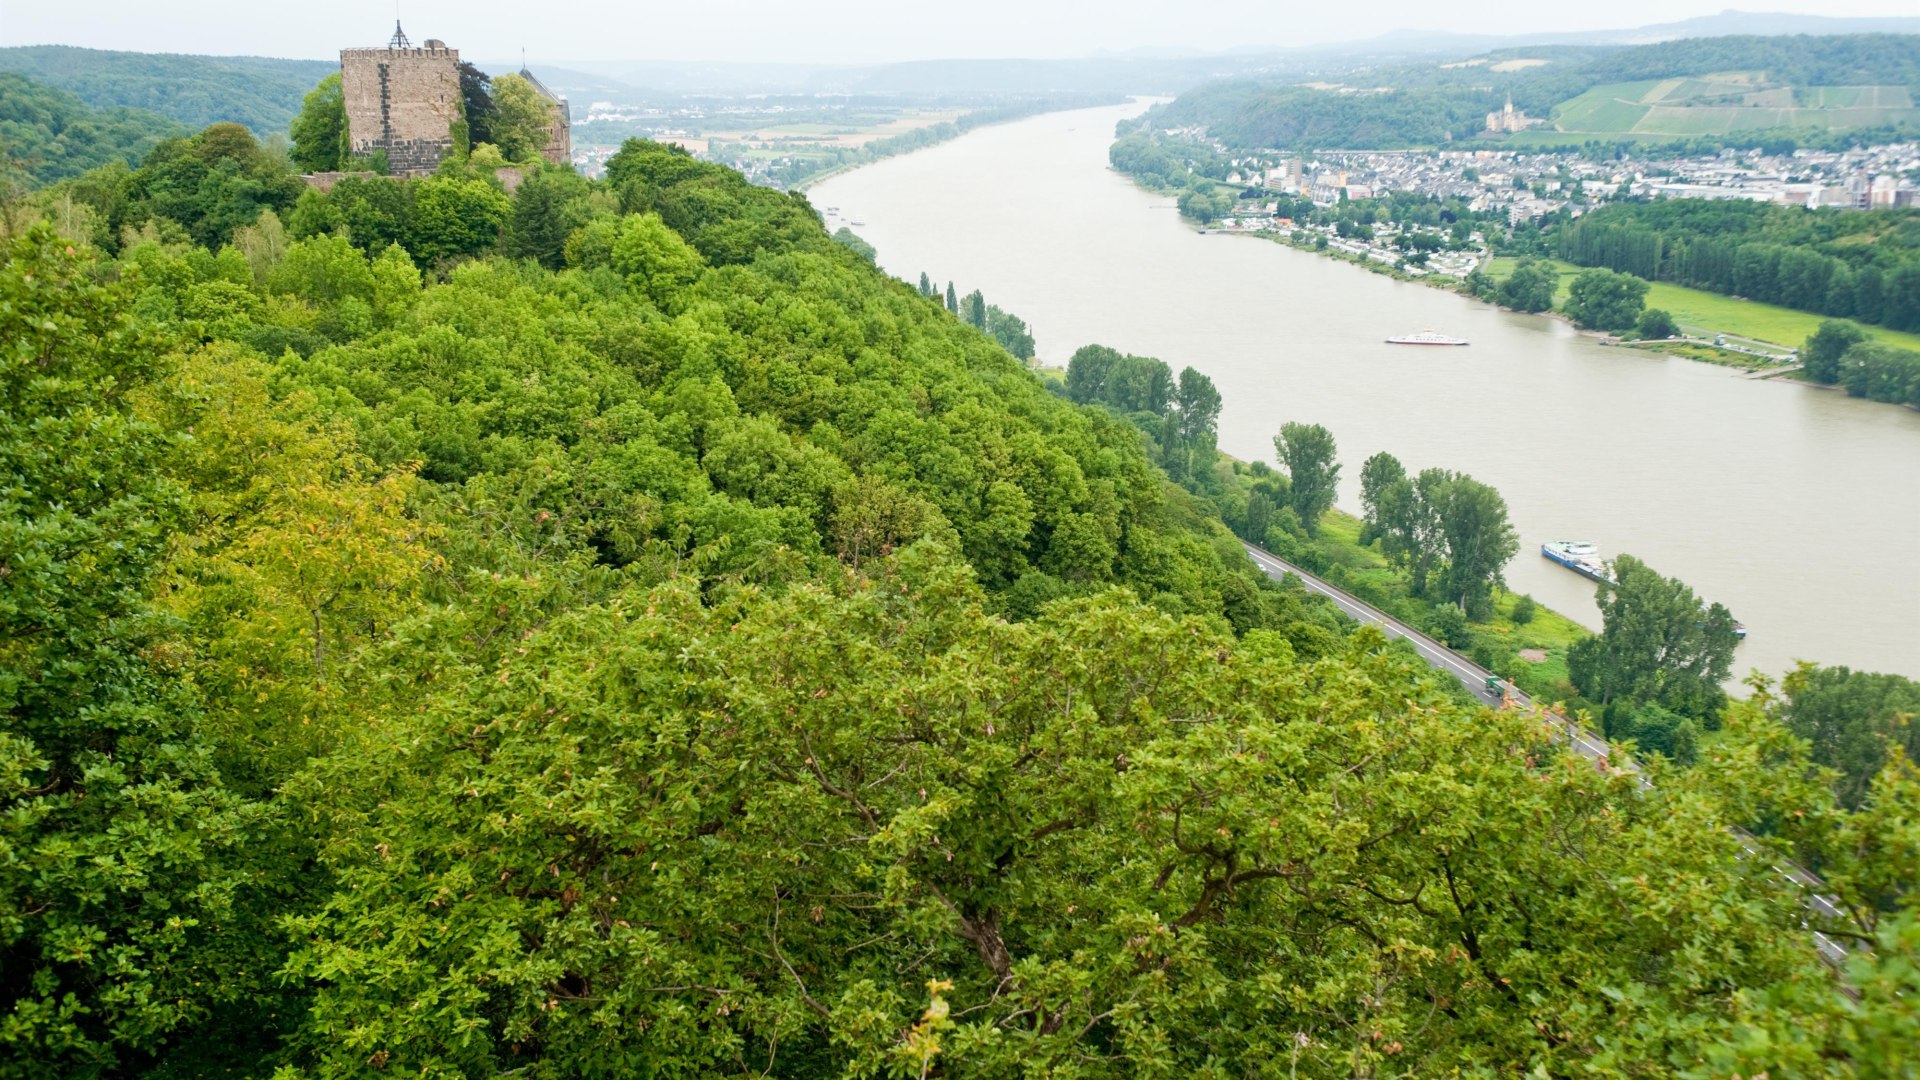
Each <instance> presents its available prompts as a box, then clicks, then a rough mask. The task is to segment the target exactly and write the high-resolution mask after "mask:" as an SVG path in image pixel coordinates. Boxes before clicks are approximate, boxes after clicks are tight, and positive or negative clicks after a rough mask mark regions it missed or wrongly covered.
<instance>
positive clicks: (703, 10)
mask: <svg viewBox="0 0 1920 1080" xmlns="http://www.w3.org/2000/svg"><path fill="white" fill-rule="evenodd" d="M1725 6H1726V0H1610V2H1608V3H1604V4H1595V3H1585V4H1557V3H1548V4H1542V3H1527V4H1520V3H1514V2H1512V0H1506V2H1501V3H1488V2H1483V3H1460V2H1451V3H1449V2H1444V0H1443V2H1439V3H1436V2H1434V0H1368V2H1365V3H1359V4H1329V3H1306V2H1303V0H1292V2H1288V3H1276V2H1273V0H1267V2H1265V3H1262V2H1260V0H1254V2H1252V3H1248V2H1246V0H1177V2H1175V0H1079V2H1063V0H958V2H945V3H929V2H925V0H922V2H918V3H916V2H912V0H885V2H882V0H826V2H813V3H807V2H795V0H731V2H727V3H709V2H702V0H692V2H687V0H681V2H678V3H660V2H654V3H636V2H632V0H626V2H622V0H551V2H545V3H529V2H527V0H518V2H515V3H511V4H495V3H485V4H483V3H475V2H474V0H460V2H454V0H401V3H400V16H401V19H402V20H403V22H404V23H405V26H406V30H407V33H408V35H409V36H410V37H412V38H413V39H414V40H415V41H419V40H422V39H425V38H429V37H437V38H443V39H445V40H446V41H447V43H448V44H450V45H453V46H454V47H456V48H458V49H460V50H461V51H462V52H463V53H465V54H466V55H468V56H471V57H476V58H486V59H494V60H499V59H511V58H517V57H518V55H519V52H520V50H521V48H522V47H524V48H525V49H526V50H527V54H528V58H529V59H531V60H535V61H545V62H547V63H551V64H558V63H562V62H564V61H566V60H569V59H582V60H592V59H662V60H719V59H732V60H759V61H766V60H792V61H808V62H821V61H826V62H871V61H884V60H924V59H932V58H938V57H1004V56H1084V55H1086V54H1088V53H1091V52H1094V51H1096V50H1102V49H1105V50H1125V49H1132V48H1137V47H1141V46H1185V47H1197V48H1203V49H1209V50H1212V49H1227V48H1232V47H1235V46H1240V45H1282V46H1284V45H1308V44H1317V43H1324V42H1330V41H1350V40H1354V39H1357V38H1366V37H1372V36H1374V35H1376V34H1380V33H1384V32H1386V31H1388V30H1394V29H1446V30H1453V31H1458V32H1469V33H1516V32H1548V31H1563V30H1595V29H1611V28H1619V27H1632V26H1639V25H1643V24H1646V23H1656V22H1671V21H1674V20H1677V19H1684V18H1689V17H1692V16H1696V15H1709V14H1713V13H1714V12H1716V11H1719V10H1721V9H1723V8H1724V7H1725ZM1755 7H1757V8H1759V7H1764V8H1766V9H1772V10H1780V8H1779V7H1776V6H1775V5H1773V4H1760V3H1756V4H1755ZM1787 9H1788V10H1795V11H1803V12H1806V13H1808V14H1820V15H1881V16H1899V15H1904V16H1911V15H1914V14H1915V12H1916V8H1915V2H1914V0H1818V2H1817V3H1810V2H1807V0H1799V2H1797V3H1794V4H1792V5H1791V7H1789V8H1787ZM394 12H395V5H394V3H393V0H323V2H321V3H289V2H287V0H172V2H161V0H0V44H6V45H38V44H62V45H85V46H89V47H92V48H100V49H134V50H140V51H144V52H192V53H215V54H251V55H264V56H290V57H309V58H314V59H328V58H332V57H334V56H335V55H337V53H338V50H339V49H340V47H341V46H345V45H378V44H384V43H385V42H386V39H387V37H388V36H389V35H390V34H391V33H392V27H393V19H394Z"/></svg>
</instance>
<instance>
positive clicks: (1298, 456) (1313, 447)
mask: <svg viewBox="0 0 1920 1080" xmlns="http://www.w3.org/2000/svg"><path fill="white" fill-rule="evenodd" d="M1273 449H1274V452H1275V453H1276V454H1277V455H1279V458H1280V463H1281V464H1282V465H1284V466H1286V469H1287V475H1288V477H1289V478H1290V479H1291V481H1292V483H1293V510H1294V513H1296V514H1299V515H1300V524H1301V526H1302V527H1303V528H1305V529H1306V531H1307V535H1308V536H1313V535H1315V534H1316V533H1318V532H1319V528H1320V517H1321V515H1323V514H1325V513H1326V512H1327V511H1328V510H1329V509H1332V507H1333V497H1334V494H1335V492H1336V491H1338V488H1339V483H1340V462H1339V460H1338V459H1337V458H1336V457H1335V450H1334V445H1333V433H1332V432H1330V431H1328V430H1327V429H1326V428H1324V427H1321V426H1320V425H1319V424H1301V423H1294V422H1289V423H1286V424H1283V425H1282V426H1281V428H1280V434H1278V435H1276V436H1274V439H1273Z"/></svg>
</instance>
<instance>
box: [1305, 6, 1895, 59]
mask: <svg viewBox="0 0 1920 1080" xmlns="http://www.w3.org/2000/svg"><path fill="white" fill-rule="evenodd" d="M1800 34H1806V35H1818V36H1827V35H1838V34H1920V17H1892V18H1846V17H1834V16H1828V15H1790V14H1785V13H1764V12H1752V11H1733V10H1731V9H1730V10H1727V11H1723V12H1721V13H1720V14H1718V15H1701V16H1698V17H1696V18H1692V19H1682V20H1679V21H1678V22H1670V23H1653V24H1651V25H1648V26H1635V27H1628V28H1625V29H1619V30H1578V31H1572V32H1568V33H1557V34H1456V33H1450V32H1448V31H1444V30H1406V29H1402V30H1393V31H1389V32H1388V33H1385V34H1381V35H1379V36H1378V37H1372V38H1366V39H1364V40H1361V41H1355V42H1345V43H1342V44H1339V45H1328V46H1318V47H1315V48H1317V49H1320V50H1322V51H1326V52H1333V53H1351V52H1358V51H1363V50H1370V51H1374V52H1391V51H1398V52H1402V53H1421V54H1427V55H1434V54H1448V53H1451V54H1454V55H1457V56H1468V55H1472V54H1474V53H1481V52H1493V51H1496V50H1500V49H1515V48H1532V47H1539V46H1549V45H1600V46H1617V45H1650V44H1655V43H1658V42H1663V41H1680V40H1691V39H1698V38H1718V37H1736V36H1765V37H1777V36H1785V35H1800Z"/></svg>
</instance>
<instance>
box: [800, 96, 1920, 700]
mask: <svg viewBox="0 0 1920 1080" xmlns="http://www.w3.org/2000/svg"><path fill="white" fill-rule="evenodd" d="M1143 107H1144V106H1142V105H1138V104H1136V105H1125V106H1114V107H1108V108H1100V109H1086V110H1079V111H1075V112H1065V113H1052V114H1048V115H1045V116H1039V117H1034V118H1031V119H1027V120H1022V121H1018V122H1016V123H1011V124H1006V125H1001V126H995V127H989V128H984V129H981V130H978V131H975V132H972V133H970V134H968V135H965V136H963V137H961V138H959V139H955V140H953V141H952V142H948V143H943V144H941V145H939V146H935V147H932V148H930V149H927V150H923V151H919V152H917V153H913V154H909V155H906V156H904V157H898V158H892V159H889V160H887V161H882V162H878V163H876V164H874V165H870V166H867V167H865V168H862V169H858V170H855V171H853V172H850V173H846V174H843V175H841V176H837V177H834V178H833V179H831V180H829V181H826V182H824V183H822V184H820V185H819V186H818V187H816V188H814V189H813V190H811V191H810V192H809V193H808V194H809V197H810V198H811V199H812V201H813V204H814V205H815V206H816V207H821V208H826V207H835V208H837V213H836V214H834V215H830V217H829V225H830V227H837V226H838V225H841V224H846V223H849V222H852V221H859V222H861V224H860V225H857V226H854V229H855V231H856V232H858V233H860V235H862V236H863V237H865V238H866V239H867V240H868V241H869V242H871V243H872V244H873V245H874V246H875V247H876V248H877V249H878V250H879V257H880V263H881V265H882V266H884V267H885V268H886V269H887V270H888V271H889V272H891V273H893V274H895V275H897V276H899V277H903V278H906V279H907V280H909V281H913V280H918V278H919V275H920V273H921V271H923V270H924V271H926V272H928V273H929V274H931V275H932V276H933V277H934V278H935V280H936V281H937V282H939V283H940V284H941V286H942V287H944V285H945V283H946V282H947V281H948V280H949V279H951V280H952V281H953V282H954V283H955V285H956V287H957V288H958V289H959V290H960V292H962V293H965V292H967V291H969V290H971V289H975V288H978V289H981V290H983V291H984V292H985V293H986V296H987V299H988V300H989V301H991V302H993V303H996V304H999V305H1000V306H1001V307H1003V308H1006V309H1007V310H1009V311H1012V312H1014V313H1016V314H1018V315H1020V316H1022V317H1023V318H1025V319H1027V320H1028V322H1030V323H1031V324H1032V325H1033V329H1034V335H1035V338H1036V341H1037V344H1038V348H1039V352H1040V356H1041V358H1042V360H1044V361H1046V362H1048V363H1053V364H1064V363H1065V362H1066V360H1067V358H1068V357H1069V356H1070V355H1072V353H1073V350H1074V349H1076V348H1078V347H1079V346H1081V345H1084V344H1087V343H1089V342H1100V343H1102V344H1107V345H1112V346H1114V347H1115V348H1118V349H1122V350H1124V351H1127V352H1133V353H1139V354H1143V355H1149V356H1158V357H1160V358H1161V359H1163V360H1165V361H1167V362H1168V363H1169V364H1171V365H1173V367H1174V369H1175V370H1176V371H1177V370H1178V369H1180V368H1181V367H1185V366H1189V365H1191V366H1192V367H1194V368H1197V369H1199V370H1200V371H1202V372H1205V373H1206V374H1207V375H1209V376H1211V377H1212V379H1213V381H1214V383H1215V385H1217V386H1218V387H1219V389H1220V393H1221V394H1222V396H1223V397H1224V398H1225V407H1224V409H1223V410H1222V413H1221V417H1220V447H1221V449H1223V450H1225V451H1226V452H1228V453H1230V454H1233V455H1234V456H1236V457H1240V458H1246V459H1256V458H1260V459H1266V460H1269V461H1271V460H1272V459H1273V448H1272V441H1271V440H1272V437H1273V435H1274V433H1275V432H1276V431H1278V430H1279V427H1280V425H1281V423H1283V422H1285V421H1288V420H1303V421H1311V422H1318V423H1321V424H1325V425H1326V426H1327V427H1328V428H1329V429H1331V430H1332V431H1333V433H1334V435H1335V437H1336V438H1337V439H1338V441H1339V445H1340V451H1341V456H1342V458H1343V460H1344V462H1345V475H1344V477H1343V479H1342V482H1341V491H1340V505H1342V506H1344V507H1348V508H1351V509H1357V508H1358V506H1359V472H1360V463H1361V462H1362V461H1364V460H1365V459H1366V457H1367V456H1368V455H1369V454H1372V453H1373V452H1374V451H1376V450H1388V451H1391V452H1392V453H1393V454H1394V455H1396V456H1397V457H1399V458H1400V460H1401V461H1402V462H1404V463H1405V464H1406V466H1407V467H1408V469H1410V470H1416V471H1417V470H1419V469H1422V468H1427V467H1431V466H1442V467H1446V468H1451V469H1456V470H1459V471H1462V472H1467V473H1471V474H1472V475H1473V476H1475V477H1477V478H1478V479H1480V480H1483V481H1486V482H1487V483H1490V484H1493V485H1494V486H1495V487H1497V488H1499V489H1500V492H1501V493H1502V494H1503V495H1504V496H1505V497H1506V500H1507V503H1508V506H1509V508H1510V511H1511V514H1512V517H1513V521H1514V523H1515V526H1516V528H1517V529H1518V530H1519V533H1520V542H1521V550H1520V554H1519V555H1518V556H1517V557H1516V558H1515V559H1514V561H1513V562H1512V564H1510V565H1509V566H1508V568H1507V581H1508V584H1509V585H1510V586H1511V587H1512V588H1514V589H1515V590H1517V591H1521V592H1528V593H1531V594H1533V596H1534V597H1535V598H1537V599H1538V600H1540V601H1541V602H1542V603H1544V604H1546V605H1547V606H1549V607H1552V608H1554V609H1556V610H1559V611H1562V612H1565V613H1567V614H1568V615H1571V616H1572V617H1574V618H1576V619H1580V620H1582V621H1584V622H1587V623H1589V624H1595V625H1597V622H1598V617H1599V616H1598V612H1597V611H1596V609H1595V607H1594V604H1593V586H1592V585H1591V584H1590V583H1589V582H1587V581H1585V580H1584V579H1582V578H1579V577H1577V576H1575V575H1574V574H1573V573H1571V572H1570V571H1567V570H1565V569H1562V568H1560V567H1558V566H1555V565H1554V564H1552V563H1549V562H1547V561H1546V560H1545V559H1543V558H1541V557H1540V554H1539V550H1540V544H1541V543H1542V542H1543V541H1546V540H1555V539H1577V540H1591V541H1593V542H1595V543H1596V544H1599V545H1600V547H1601V549H1602V551H1603V552H1605V553H1606V554H1608V555H1613V554H1617V553H1620V552H1629V553H1631V554H1634V555H1636V556H1639V557H1640V558H1642V559H1644V560H1646V561H1647V562H1648V563H1650V564H1651V565H1652V566H1654V567H1655V568H1656V569H1658V570H1660V571H1661V572H1663V573H1666V574H1672V575H1677V576H1679V577H1680V578H1682V579H1684V580H1685V581H1686V582H1688V583H1689V584H1690V585H1692V586H1693V587H1694V589H1695V590H1696V591H1698V592H1699V593H1701V594H1702V595H1703V596H1705V597H1708V598H1709V599H1713V600H1718V601H1720V602H1722V603H1725V604H1726V605H1727V606H1728V607H1729V608H1731V609H1732V610H1733V613H1734V615H1735V617H1736V618H1739V619H1741V620H1742V621H1744V622H1745V623H1746V624H1747V625H1748V627H1749V628H1750V630H1751V634H1750V636H1749V637H1748V638H1747V640H1746V641H1745V642H1744V643H1743V644H1742V645H1741V647H1740V652H1739V654H1738V655H1737V656H1736V659H1735V669H1736V674H1744V672H1745V671H1746V670H1747V669H1748V668H1759V669H1760V670H1762V671H1765V672H1768V673H1770V674H1773V675H1776V676H1777V675H1779V674H1781V673H1782V672H1784V671H1785V670H1787V669H1788V668H1789V667H1790V666H1791V665H1792V664H1793V662H1794V661H1795V660H1796V659H1808V660H1817V661H1820V662H1822V663H1829V664H1847V665H1849V666H1852V667H1854V668H1856V669H1868V670H1877V671H1892V672H1898V673H1901V674H1904V675H1909V676H1914V677H1920V545H1916V540H1917V539H1920V413H1916V412H1914V411H1912V410H1910V409H1902V408H1896V407H1893V406H1889V405H1880V404H1874V403H1871V402H1862V401H1855V400H1851V399H1848V398H1846V397H1845V396H1844V395H1842V394H1839V393H1837V392H1833V391H1824V390H1816V389H1812V388H1809V387H1803V386H1798V385H1787V384H1776V383H1772V382H1766V381H1755V380H1751V379H1746V378H1742V377H1740V375H1739V374H1738V373H1737V372H1735V371H1733V370H1732V369H1727V368H1718V367H1713V366H1711V365H1705V364H1697V363H1693V362H1691V361H1685V360H1678V359H1671V358H1666V357H1662V356H1659V355H1656V354H1652V353H1644V352H1640V351H1637V350H1633V349H1623V348H1610V347H1607V346H1603V345H1601V344H1599V342H1597V341H1596V340H1594V339H1592V338H1588V337H1584V336H1582V335H1580V334H1578V333H1576V332H1574V331H1573V330H1572V329H1571V328H1570V327H1568V326H1566V325H1565V324H1564V323H1561V322H1558V321H1556V320H1553V319H1549V318H1545V317H1541V316H1532V315H1517V314H1511V313H1507V312H1502V311H1499V310H1497V309H1495V308H1492V307H1489V306H1486V305H1484V304H1480V303H1478V302H1475V301H1473V300H1469V299H1467V298H1465V297H1462V296H1458V295H1456V294H1453V293H1448V292H1443V291H1441V290H1438V289H1432V288H1428V287H1426V286H1424V285H1419V284H1414V283H1409V282H1399V281H1394V280H1392V279H1391V278H1387V277H1384V276H1381V275H1377V274H1373V273H1369V272H1367V271H1366V270H1363V269H1361V268H1359V267H1356V266H1351V265H1348V264H1346V263H1342V262H1338V261H1335V260H1332V259H1328V258H1324V257H1321V256H1317V255H1313V254H1310V253H1307V252H1302V251H1294V250H1291V249H1289V248H1286V247H1284V246H1282V245H1279V244H1274V243H1270V242H1267V241H1263V240H1258V239H1253V238H1249V237H1236V236H1220V235H1209V236H1203V235H1200V234H1199V233H1197V232H1196V231H1194V229H1193V228H1191V227H1190V226H1188V225H1186V224H1184V223H1182V222H1181V220H1180V219H1179V216H1178V214H1177V213H1176V212H1175V210H1174V209H1173V206H1172V202H1171V200H1170V199H1168V198H1166V197H1164V196H1156V195H1152V194H1150V193H1147V192H1144V191H1142V190H1140V189H1139V188H1137V187H1135V186H1134V185H1133V184H1132V182H1131V181H1129V180H1128V179H1127V178H1126V177H1124V176H1122V175H1120V174H1119V173H1116V172H1113V171H1112V170H1111V169H1109V168H1108V167H1107V162H1106V153H1107V146H1108V144H1109V143H1110V142H1111V141H1112V137H1113V127H1114V124H1115V122H1116V121H1118V120H1119V119H1121V118H1122V117H1125V116H1129V115H1132V114H1134V113H1137V112H1138V111H1139V110H1140V109H1141V108H1143ZM1426 328H1432V329H1434V330H1437V331H1439V332H1441V333H1445V334H1452V335H1455V336H1459V337H1464V338H1468V339H1471V341H1472V342H1473V344H1472V345H1471V346H1469V347H1467V348H1451V349H1450V348H1420V347H1409V346H1393V345H1387V344H1385V343H1384V341H1383V339H1385V338H1387V337H1389V336H1393V335H1398V334H1405V333H1410V332H1413V331H1417V330H1421V329H1426Z"/></svg>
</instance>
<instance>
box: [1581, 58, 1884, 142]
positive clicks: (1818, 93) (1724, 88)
mask: <svg viewBox="0 0 1920 1080" xmlns="http://www.w3.org/2000/svg"><path fill="white" fill-rule="evenodd" d="M1553 120H1554V126H1555V128H1557V129H1558V130H1559V131H1561V132H1566V133H1582V134H1606V135H1678V136H1686V135H1714V134H1721V133H1725V132H1730V131H1755V130H1762V129H1767V128H1806V127H1818V128H1828V129H1832V130H1839V129H1845V128H1855V127H1870V126H1874V125H1878V124H1891V123H1897V122H1900V121H1913V120H1920V109H1916V108H1915V107H1914V103H1913V97H1912V95H1911V94H1909V93H1908V91H1907V89H1906V88H1905V87H1901V86H1809V87H1798V88H1796V87H1787V86H1765V85H1763V84H1762V83H1761V81H1760V77H1759V75H1758V74H1757V73H1751V72H1729V73H1725V74H1721V75H1714V76H1709V77H1707V78H1698V79H1649V80H1644V81H1641V82H1626V83H1608V84H1607V85H1605V86H1596V87H1594V88H1593V89H1591V90H1588V91H1587V92H1586V93H1584V94H1580V95H1579V96H1577V97H1573V98H1570V99H1568V100H1567V101H1565V102H1562V103H1561V104H1560V105H1558V106H1556V107H1555V109H1554V112H1553Z"/></svg>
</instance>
